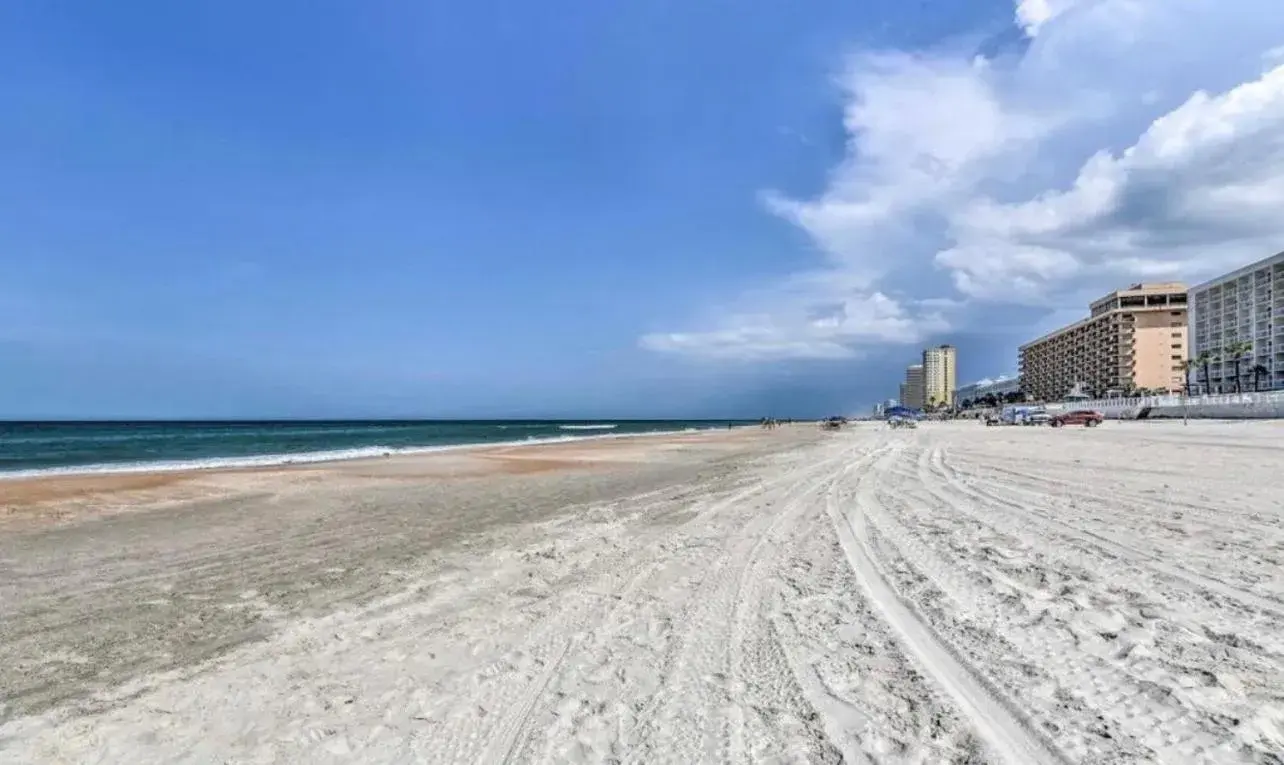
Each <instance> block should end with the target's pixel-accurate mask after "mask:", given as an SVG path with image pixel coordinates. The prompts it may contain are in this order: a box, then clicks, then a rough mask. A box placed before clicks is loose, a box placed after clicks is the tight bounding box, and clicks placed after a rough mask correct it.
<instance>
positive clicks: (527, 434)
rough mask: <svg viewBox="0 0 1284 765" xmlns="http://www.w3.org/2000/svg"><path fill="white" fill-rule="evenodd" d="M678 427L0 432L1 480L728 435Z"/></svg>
mask: <svg viewBox="0 0 1284 765" xmlns="http://www.w3.org/2000/svg"><path fill="white" fill-rule="evenodd" d="M728 424H739V423H731V422H729V421H727V420H716V421H714V420H682V421H654V420H648V421H637V420H634V421H626V420H619V421H615V422H577V421H561V422H552V421H518V420H514V421H477V422H463V421H396V422H394V421H387V420H381V421H352V422H340V421H327V422H316V421H290V422H282V421H277V422H0V477H8V478H13V477H21V476H32V475H43V474H49V473H81V472H131V471H141V470H184V469H199V468H210V467H236V466H255V465H275V464H288V463H295V462H320V461H326V460H336V459H354V458H357V457H373V456H380V455H383V454H389V453H393V454H396V453H410V452H421V451H433V450H438V449H446V448H451V447H459V446H464V445H469V444H504V443H524V442H538V441H560V440H572V439H579V438H603V437H612V436H618V435H628V434H633V433H660V432H679V431H684V430H703V429H708V428H725V427H726V426H727V425H728Z"/></svg>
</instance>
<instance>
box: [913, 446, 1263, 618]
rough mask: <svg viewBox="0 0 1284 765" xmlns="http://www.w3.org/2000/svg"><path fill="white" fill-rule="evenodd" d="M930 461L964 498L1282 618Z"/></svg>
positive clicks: (1240, 594) (1253, 599)
mask: <svg viewBox="0 0 1284 765" xmlns="http://www.w3.org/2000/svg"><path fill="white" fill-rule="evenodd" d="M931 460H932V462H933V465H934V469H935V470H936V471H937V472H939V473H940V474H941V475H942V476H944V477H945V478H946V480H948V481H949V482H950V484H951V485H953V486H954V487H955V489H956V490H958V491H961V492H963V493H964V494H970V495H972V496H976V497H980V498H982V499H985V500H989V501H990V502H991V503H992V504H995V505H999V506H1000V507H1002V508H1004V509H1005V510H1008V511H1009V512H1012V511H1015V512H1016V513H1017V514H1019V515H1020V516H1022V517H1023V518H1026V519H1033V520H1036V521H1039V522H1042V523H1043V524H1044V525H1046V526H1049V527H1051V528H1053V529H1056V531H1057V532H1058V533H1060V534H1062V535H1063V536H1065V537H1067V538H1069V539H1072V540H1075V541H1077V542H1079V543H1080V544H1083V545H1086V546H1088V547H1096V548H1098V549H1100V550H1104V551H1106V552H1108V553H1110V554H1112V555H1114V556H1115V557H1117V558H1120V559H1122V560H1127V561H1131V562H1133V563H1136V564H1139V565H1141V566H1144V567H1146V568H1149V569H1151V570H1153V571H1156V572H1158V573H1160V574H1164V575H1166V576H1168V577H1170V578H1172V579H1178V580H1181V581H1183V582H1185V583H1186V584H1187V585H1190V586H1193V587H1195V588H1202V589H1205V590H1209V591H1211V592H1215V593H1217V594H1219V595H1221V596H1223V597H1226V598H1230V599H1231V600H1238V601H1239V602H1240V603H1243V604H1245V605H1249V606H1252V607H1254V608H1257V609H1259V610H1261V611H1266V612H1268V613H1271V614H1273V615H1275V616H1284V603H1281V602H1280V601H1278V600H1274V599H1272V598H1266V597H1263V596H1261V595H1257V594H1255V593H1251V592H1248V591H1246V590H1242V589H1240V588H1238V587H1235V586H1233V585H1230V584H1227V583H1226V582H1223V581H1221V580H1218V579H1213V578H1211V577H1208V576H1204V575H1201V574H1198V573H1195V572H1194V571H1191V570H1189V569H1187V568H1184V567H1182V566H1176V565H1173V564H1171V563H1167V562H1165V561H1163V560H1160V559H1159V558H1158V557H1157V556H1155V555H1151V554H1150V553H1147V552H1145V551H1143V550H1138V549H1137V548H1135V547H1132V546H1131V545H1128V544H1126V543H1124V542H1122V541H1120V540H1119V539H1117V538H1115V537H1114V536H1112V535H1109V534H1106V533H1103V532H1096V531H1088V530H1087V529H1082V528H1079V527H1077V526H1074V525H1071V524H1069V523H1066V522H1065V521H1062V520H1060V519H1058V518H1055V517H1053V516H1051V515H1049V514H1048V513H1045V512H1040V511H1039V510H1038V509H1036V507H1035V506H1034V503H1029V502H1027V503H1020V502H1016V501H1014V500H1012V499H1009V498H1007V497H1003V496H1000V495H999V494H997V493H995V492H994V491H992V490H990V489H986V488H984V487H982V486H976V485H972V484H971V483H969V482H965V481H963V480H962V478H960V476H959V471H958V470H957V469H956V468H954V467H952V466H951V465H950V464H949V463H948V462H946V461H945V460H944V459H943V457H942V454H941V451H940V450H939V449H937V450H935V451H933V452H932V455H931ZM1004 489H1006V490H1007V491H1010V492H1012V493H1014V494H1019V495H1024V496H1027V497H1032V498H1037V499H1039V500H1046V499H1047V498H1048V497H1049V496H1051V495H1050V494H1048V493H1046V492H1038V491H1034V490H1031V489H1023V488H1020V487H1017V486H1011V485H1007V486H1005V487H1004Z"/></svg>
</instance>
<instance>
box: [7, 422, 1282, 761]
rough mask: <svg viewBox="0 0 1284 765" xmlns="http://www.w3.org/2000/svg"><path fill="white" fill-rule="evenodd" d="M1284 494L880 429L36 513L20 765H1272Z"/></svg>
mask: <svg viewBox="0 0 1284 765" xmlns="http://www.w3.org/2000/svg"><path fill="white" fill-rule="evenodd" d="M1281 465H1284V425H1281V424H1277V423H1269V422H1249V423H1219V422H1207V421H1201V422H1192V423H1191V424H1190V425H1189V426H1185V427H1183V426H1182V425H1181V424H1180V423H1115V422H1110V423H1106V424H1105V425H1104V426H1102V427H1100V428H1096V429H1092V430H1089V429H1082V428H1074V429H1070V428H1067V429H1063V430H1052V429H1047V428H985V427H982V426H980V425H978V424H975V423H924V424H922V425H921V426H920V427H919V428H918V429H917V430H914V431H891V430H888V429H887V428H886V427H885V426H883V425H881V424H873V423H866V424H859V425H856V426H853V427H851V428H849V429H848V430H847V431H845V432H841V433H836V434H828V433H821V432H819V431H818V430H817V429H816V428H815V427H814V426H810V427H795V428H788V427H786V428H782V429H780V430H778V431H774V432H771V433H763V432H759V431H756V430H738V431H735V432H731V433H720V434H701V435H699V436H687V437H657V438H638V439H619V440H618V441H613V442H601V443H594V444H559V445H556V446H549V447H531V448H528V449H508V450H490V451H485V452H479V453H473V454H465V453H460V454H453V455H452V454H445V455H422V456H416V457H398V458H391V459H389V460H369V461H362V462H353V463H344V464H334V465H324V466H308V467H307V468H299V469H294V470H280V469H277V470H270V471H240V472H227V473H218V474H207V475H195V476H183V477H181V478H179V479H177V480H175V481H173V482H170V483H165V484H164V485H154V484H145V485H141V486H138V485H125V484H122V485H119V486H113V485H107V486H95V487H90V488H89V489H86V490H84V491H70V490H69V489H67V488H66V487H65V486H64V487H63V488H62V489H60V488H59V487H58V486H56V485H46V486H44V487H43V488H42V487H38V486H34V485H29V486H26V487H25V488H24V489H23V491H24V492H25V493H24V494H23V497H22V498H21V499H15V498H14V497H15V496H16V495H11V497H10V501H9V503H8V505H7V508H8V509H7V513H8V518H9V521H8V524H7V526H6V527H4V529H3V533H0V606H2V611H0V613H2V615H3V618H2V619H0V705H2V706H0V762H13V763H31V762H42V763H43V762H69V763H98V762H101V763H209V762H237V763H242V762H244V763H249V762H256V763H257V762H309V763H340V762H342V763H350V762H369V763H400V762H427V763H505V762H538V763H570V762H586V763H587V762H623V763H703V762H712V763H723V762H735V763H741V762H782V763H783V762H848V763H937V762H957V763H991V762H992V763H1011V764H1012V765H1039V764H1040V763H1143V762H1162V763H1279V762H1282V761H1284V760H1281V756H1282V754H1281V753H1284V567H1282V565H1281V564H1284V485H1282V484H1281V481H1280V475H1281V473H1280V469H1281ZM4 490H5V489H4V487H3V486H2V485H0V492H3V491H4ZM68 492H69V493H68ZM4 504H5V503H4V502H0V505H4ZM101 508H109V510H102V509H101Z"/></svg>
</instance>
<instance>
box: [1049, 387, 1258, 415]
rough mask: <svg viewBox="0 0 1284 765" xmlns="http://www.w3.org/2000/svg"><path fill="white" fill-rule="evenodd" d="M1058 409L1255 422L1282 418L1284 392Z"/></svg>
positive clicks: (1114, 401)
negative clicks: (1143, 412) (1248, 420)
mask: <svg viewBox="0 0 1284 765" xmlns="http://www.w3.org/2000/svg"><path fill="white" fill-rule="evenodd" d="M1049 406H1050V407H1052V406H1055V407H1056V408H1059V409H1095V410H1097V411H1099V412H1101V413H1102V414H1104V415H1106V416H1107V417H1112V418H1119V419H1129V418H1133V417H1137V416H1138V415H1139V414H1140V413H1141V412H1142V411H1143V410H1146V409H1149V413H1148V414H1149V416H1152V417H1155V416H1158V417H1180V416H1182V414H1183V411H1184V413H1185V414H1187V415H1189V416H1191V417H1204V418H1226V419H1249V418H1251V419H1258V418H1263V419H1265V418H1275V417H1284V390H1275V391H1265V392H1260V393H1212V394H1204V395H1199V396H1182V395H1181V394H1179V393H1168V394H1164V395H1161V396H1132V397H1129V398H1102V399H1092V400H1089V401H1065V402H1061V403H1059V404H1055V405H1049Z"/></svg>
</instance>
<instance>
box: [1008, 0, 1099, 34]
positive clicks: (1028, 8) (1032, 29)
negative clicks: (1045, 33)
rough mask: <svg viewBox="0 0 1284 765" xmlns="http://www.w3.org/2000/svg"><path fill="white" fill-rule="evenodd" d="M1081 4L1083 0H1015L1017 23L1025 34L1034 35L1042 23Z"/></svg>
mask: <svg viewBox="0 0 1284 765" xmlns="http://www.w3.org/2000/svg"><path fill="white" fill-rule="evenodd" d="M1083 4H1084V3H1083V0H1017V4H1016V21H1017V25H1018V26H1020V27H1021V29H1023V30H1025V33H1026V34H1027V35H1029V36H1031V37H1034V36H1035V35H1036V34H1038V33H1039V29H1040V28H1041V27H1042V26H1043V25H1044V24H1047V23H1048V22H1049V21H1052V20H1053V19H1055V18H1056V17H1057V16H1060V15H1062V14H1063V13H1065V12H1066V11H1068V10H1070V9H1071V8H1073V7H1074V6H1076V5H1083Z"/></svg>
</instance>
